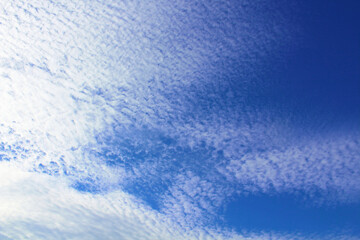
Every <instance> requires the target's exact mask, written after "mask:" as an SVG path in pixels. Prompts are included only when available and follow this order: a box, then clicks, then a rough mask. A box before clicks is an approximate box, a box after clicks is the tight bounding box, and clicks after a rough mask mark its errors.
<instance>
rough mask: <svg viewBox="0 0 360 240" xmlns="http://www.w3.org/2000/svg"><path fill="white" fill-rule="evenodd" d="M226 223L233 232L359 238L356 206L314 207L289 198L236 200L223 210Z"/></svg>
mask: <svg viewBox="0 0 360 240" xmlns="http://www.w3.org/2000/svg"><path fill="white" fill-rule="evenodd" d="M225 217H226V219H227V223H228V224H229V225H231V226H233V227H234V228H235V229H236V230H238V231H242V230H250V231H261V230H265V231H284V232H302V233H305V234H306V233H326V232H329V233H330V232H332V231H348V232H351V233H353V234H360V204H359V203H357V204H344V205H338V206H315V205H314V204H311V203H310V204H308V203H306V202H302V201H299V200H298V199H297V198H296V196H294V195H290V194H281V195H274V196H269V195H264V194H263V195H252V196H248V197H240V198H238V199H237V200H235V201H233V202H232V203H230V204H229V205H228V206H227V209H226V211H225Z"/></svg>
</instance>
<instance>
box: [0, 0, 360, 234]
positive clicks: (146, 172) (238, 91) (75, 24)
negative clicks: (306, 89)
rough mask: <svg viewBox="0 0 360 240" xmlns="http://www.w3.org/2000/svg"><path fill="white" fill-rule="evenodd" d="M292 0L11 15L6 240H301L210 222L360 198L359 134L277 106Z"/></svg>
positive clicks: (56, 5) (51, 7)
mask: <svg viewBox="0 0 360 240" xmlns="http://www.w3.org/2000/svg"><path fill="white" fill-rule="evenodd" d="M283 4H284V2H283V3H281V1H279V2H277V3H273V4H269V3H265V2H262V1H254V2H252V1H251V2H250V1H242V2H236V3H235V2H234V1H224V2H217V1H214V2H212V1H210V2H206V1H194V2H191V3H185V2H184V1H172V2H171V3H169V2H167V1H156V2H155V1H154V2H150V3H145V2H141V1H122V2H116V1H107V2H102V1H91V2H86V1H78V2H76V3H72V2H69V1H57V2H51V1H42V2H40V1H11V2H7V3H1V5H0V8H1V9H0V11H1V17H0V45H1V48H0V77H1V81H0V94H1V104H0V113H1V114H0V124H1V125H0V138H1V139H0V140H1V145H0V153H1V155H0V157H1V160H3V162H2V163H1V181H0V182H1V183H0V188H1V193H2V194H1V198H0V199H1V200H0V201H1V208H0V209H1V229H0V232H1V233H2V234H3V235H4V238H5V236H6V237H8V238H10V239H11V238H23V239H32V238H44V239H51V238H54V239H62V238H64V239H69V238H70V239H71V238H73V239H83V238H86V239H104V238H108V239H119V238H121V239H219V238H224V239H227V238H229V239H232V238H233V239H239V238H240V239H271V238H273V239H282V238H283V239H289V238H298V239H301V238H303V236H301V234H297V233H289V234H286V233H281V234H278V233H244V234H243V235H238V234H236V233H233V232H230V231H229V232H228V231H225V230H221V229H220V228H216V227H208V226H211V223H213V222H214V221H215V220H216V218H217V215H218V213H219V211H220V210H221V208H222V207H223V205H224V204H226V203H227V199H228V198H230V197H231V196H233V195H234V194H240V195H241V194H244V193H245V194H248V193H254V192H262V193H269V192H274V191H275V192H276V193H281V192H296V191H304V192H305V193H306V194H307V195H308V196H310V197H311V196H312V195H313V194H315V193H316V194H317V193H319V192H320V193H321V195H322V198H321V201H328V200H331V201H337V202H338V201H340V202H342V201H345V202H347V201H353V200H356V199H358V197H359V194H360V188H359V185H358V184H357V183H358V182H359V181H360V170H359V168H358V162H359V156H360V152H359V149H360V146H359V141H358V139H359V132H358V131H351V132H350V131H348V130H346V131H341V132H330V133H329V132H328V131H324V132H317V131H316V130H315V131H314V129H315V127H316V126H314V125H316V124H318V122H316V121H315V122H312V121H309V120H307V119H308V118H311V112H306V111H305V112H304V113H303V116H304V117H299V116H298V115H296V113H295V112H292V111H291V110H290V111H286V110H289V108H290V107H292V105H291V101H293V100H294V99H291V98H290V99H289V102H290V103H289V105H284V106H282V105H281V106H279V107H278V108H276V107H273V108H272V107H269V106H268V105H267V104H269V105H271V106H277V105H278V102H276V101H274V102H271V101H270V103H269V99H272V96H271V93H269V91H268V90H267V89H269V88H270V89H271V88H274V86H275V88H276V86H277V85H276V84H277V83H276V82H272V80H271V79H270V80H269V79H267V76H268V75H267V74H268V65H269V64H273V62H272V61H273V60H274V59H275V60H276V61H275V62H276V63H275V64H273V65H274V66H277V67H278V65H279V64H282V63H283V62H282V60H279V59H282V58H283V57H285V56H286V55H287V54H289V53H290V52H291V51H292V50H293V49H295V48H296V45H297V44H299V43H298V42H297V41H296V38H297V37H298V36H299V35H300V31H301V29H300V27H299V26H298V25H297V24H296V21H295V20H294V18H296V11H295V10H294V9H296V8H297V6H296V5H294V6H289V9H285V8H286V7H285V8H284V7H281V6H282V5H283ZM290 10H291V11H290ZM290 15H291V17H292V18H291V17H290ZM289 19H292V21H290V20H289ZM291 43H293V44H291ZM270 92H271V91H270ZM264 106H265V107H264ZM284 108H285V111H284ZM319 121H321V119H320V120H319ZM298 122H302V123H303V122H305V126H303V129H305V130H304V131H308V134H305V135H303V134H301V133H299V129H297V128H296V127H294V125H297V123H298ZM304 136H305V137H304ZM150 206H151V207H150ZM208 224H210V225H208ZM322 237H324V236H322ZM328 237H329V238H337V239H341V238H344V239H350V237H351V236H346V235H344V236H342V235H334V236H332V235H329V236H328ZM304 238H306V239H311V238H314V239H316V238H317V236H306V237H304Z"/></svg>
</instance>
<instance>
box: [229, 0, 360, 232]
mask: <svg viewBox="0 0 360 240" xmlns="http://www.w3.org/2000/svg"><path fill="white" fill-rule="evenodd" d="M300 5H301V10H300V12H301V14H299V15H297V17H299V18H298V19H297V20H298V21H300V22H301V27H302V28H303V32H302V33H303V34H304V35H303V36H302V40H301V44H299V45H300V46H299V47H298V48H297V49H296V50H295V51H293V52H291V54H290V56H289V57H288V58H287V61H286V62H285V63H283V64H284V65H283V68H281V70H278V71H277V72H276V73H275V74H270V76H269V77H270V78H272V79H274V82H275V84H274V86H272V87H273V88H270V89H268V92H267V93H266V94H268V95H267V96H265V97H264V98H265V100H264V102H262V103H261V104H264V108H282V109H284V112H285V113H284V114H290V115H292V118H293V123H292V124H293V126H294V127H295V128H298V129H299V132H300V135H301V134H302V135H303V134H307V133H310V134H313V132H321V131H327V132H328V131H349V129H357V130H359V128H360V15H359V10H360V2H359V1H316V0H315V1H302V3H300ZM350 131H351V130H350ZM358 166H359V167H360V163H358ZM303 197H306V196H302V194H297V195H295V194H285V195H284V194H280V195H277V194H275V195H273V196H269V195H263V194H259V195H250V196H248V197H238V198H237V199H236V200H233V201H232V202H231V203H230V204H229V205H228V206H227V207H226V211H225V212H226V214H225V216H226V217H225V219H226V221H227V222H228V223H229V224H230V225H232V226H234V227H235V228H236V229H238V230H246V229H254V230H275V231H290V232H291V231H293V232H307V233H314V232H316V233H325V232H327V231H328V232H330V231H332V230H343V231H347V230H349V231H351V232H354V233H356V235H359V234H360V205H359V203H358V202H357V203H348V204H345V203H344V204H330V205H321V204H320V205H316V204H314V202H313V201H314V199H310V200H309V199H308V200H303Z"/></svg>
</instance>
